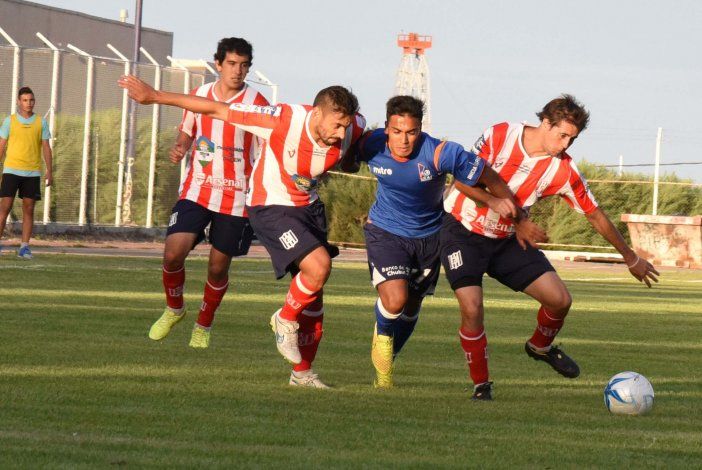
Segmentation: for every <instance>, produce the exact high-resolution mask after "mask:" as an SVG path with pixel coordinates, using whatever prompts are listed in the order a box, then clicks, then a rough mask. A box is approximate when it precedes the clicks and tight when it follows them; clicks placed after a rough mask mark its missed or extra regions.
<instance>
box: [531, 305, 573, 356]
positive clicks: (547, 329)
mask: <svg viewBox="0 0 702 470" xmlns="http://www.w3.org/2000/svg"><path fill="white" fill-rule="evenodd" d="M564 321H565V319H564V318H554V317H553V313H551V312H549V311H548V310H546V309H545V308H544V307H541V308H540V309H539V314H538V315H537V316H536V322H537V323H538V325H537V326H536V329H535V330H534V335H533V336H532V337H531V339H530V340H529V343H531V345H532V346H534V347H535V348H548V347H549V346H551V343H553V340H554V339H555V338H556V335H557V334H558V332H559V331H560V330H561V328H562V327H563V322H564Z"/></svg>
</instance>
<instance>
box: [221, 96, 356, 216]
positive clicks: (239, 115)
mask: <svg viewBox="0 0 702 470" xmlns="http://www.w3.org/2000/svg"><path fill="white" fill-rule="evenodd" d="M311 111H312V106H307V105H298V104H280V105H278V106H253V105H246V104H238V103H235V104H232V105H231V106H230V108H229V117H228V119H227V120H228V121H229V122H231V123H232V124H234V125H236V126H237V127H238V128H240V129H244V130H246V131H248V132H251V133H252V134H255V135H257V136H259V137H261V138H262V139H264V140H265V142H264V144H263V148H262V150H261V156H260V158H259V159H258V160H257V161H256V164H255V165H254V169H253V173H252V174H251V178H250V179H249V189H248V194H247V198H246V204H247V205H248V206H270V205H281V206H306V205H309V204H311V203H312V202H314V201H315V200H317V198H318V195H317V184H318V177H319V176H321V175H322V174H324V173H325V172H327V171H328V170H329V169H331V168H332V167H333V166H334V165H336V164H337V163H338V162H339V160H341V157H342V156H343V155H344V153H345V152H346V151H347V150H348V149H349V147H351V144H353V143H354V142H355V141H356V140H357V139H358V138H359V137H360V136H361V134H362V133H363V130H364V128H365V125H366V120H365V119H364V118H363V116H361V115H360V114H356V115H355V116H354V118H353V119H352V122H351V125H350V126H349V127H348V128H347V129H346V135H345V137H344V138H343V139H342V140H341V141H339V142H337V143H335V144H334V145H332V146H331V147H320V146H319V145H318V144H317V142H315V140H314V139H313V138H312V135H311V134H310V129H309V120H310V116H311Z"/></svg>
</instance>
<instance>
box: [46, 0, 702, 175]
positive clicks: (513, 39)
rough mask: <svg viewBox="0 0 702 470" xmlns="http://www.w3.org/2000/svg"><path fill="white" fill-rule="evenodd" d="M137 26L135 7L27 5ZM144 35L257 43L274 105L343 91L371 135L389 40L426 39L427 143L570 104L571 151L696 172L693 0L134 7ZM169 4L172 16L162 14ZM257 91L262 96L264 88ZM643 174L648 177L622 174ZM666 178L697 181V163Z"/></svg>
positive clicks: (180, 42)
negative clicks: (556, 103) (574, 119)
mask: <svg viewBox="0 0 702 470" xmlns="http://www.w3.org/2000/svg"><path fill="white" fill-rule="evenodd" d="M35 2H36V3H41V4H45V5H50V6H56V7H60V8H66V9H71V10H75V11H79V12H82V13H87V14H91V15H96V16H101V17H105V18H112V19H115V20H116V19H118V18H119V11H120V9H122V8H126V9H127V10H129V15H130V19H129V21H133V14H134V7H135V1H134V0H100V1H95V0H35ZM143 4H144V6H143V15H142V25H143V26H144V27H150V28H156V29H162V30H166V31H171V32H173V33H174V37H173V53H174V54H173V55H174V57H177V58H188V59H198V58H202V59H208V60H210V59H211V57H212V54H213V53H214V50H215V48H216V44H217V41H218V40H219V39H221V38H222V37H228V36H239V37H244V38H246V39H247V40H249V41H250V42H251V43H252V44H253V46H254V66H253V69H258V70H260V71H262V72H263V73H264V74H265V75H266V76H267V77H268V78H269V79H270V80H272V81H273V82H275V83H278V84H279V85H280V90H279V101H282V102H288V103H309V102H311V101H312V99H313V98H314V95H315V93H316V92H317V91H318V90H319V89H321V88H323V87H325V86H328V85H332V84H341V85H345V86H348V87H350V88H351V89H352V90H353V91H354V93H356V95H357V96H358V98H359V101H360V103H361V112H362V113H363V114H364V115H365V116H366V118H367V121H368V122H369V123H370V124H378V125H380V126H382V125H383V123H384V120H385V113H384V105H385V101H387V99H388V98H389V97H390V96H392V95H393V92H394V84H395V74H396V71H397V68H398V66H399V64H400V59H401V55H402V51H401V49H400V48H399V47H398V46H397V44H396V41H397V35H398V34H400V33H408V32H417V33H419V34H422V35H430V36H432V41H433V45H432V48H431V49H429V50H428V51H427V61H428V63H429V69H430V77H431V117H432V134H433V135H434V136H436V137H442V138H448V139H450V140H454V141H457V142H459V143H461V144H463V145H465V146H468V147H470V146H471V145H472V143H473V142H474V141H475V140H476V139H477V137H478V136H479V135H480V134H481V133H482V131H483V130H484V129H485V128H487V127H489V126H490V125H492V124H495V123H498V122H503V121H527V122H530V123H534V124H538V119H537V118H536V116H535V113H536V112H537V111H538V110H540V109H541V108H542V107H543V105H544V104H546V103H547V102H548V101H549V100H551V99H552V98H555V97H557V96H558V95H559V94H561V93H570V94H572V95H574V96H575V97H576V98H577V99H579V100H580V101H581V102H583V103H584V104H585V106H586V107H587V108H588V109H589V111H590V113H591V124H590V126H589V127H588V129H586V130H585V131H584V132H583V133H582V134H581V135H580V137H579V138H578V139H577V141H576V142H575V143H574V144H573V146H572V147H571V149H570V150H569V153H570V154H571V156H573V157H574V158H575V160H576V161H580V160H581V159H586V160H588V161H591V162H596V163H600V164H604V165H617V164H618V163H619V156H620V155H622V156H623V159H624V164H636V163H650V164H652V163H653V162H654V158H655V147H656V135H657V132H658V128H659V127H661V128H663V141H662V145H661V162H662V163H677V162H701V163H702V153H700V152H699V151H698V148H697V145H696V144H695V142H696V139H697V137H698V136H700V135H702V120H700V119H699V118H698V117H697V115H696V111H697V110H698V106H701V105H702V60H700V47H702V2H699V1H697V0H674V1H668V2H663V1H660V0H658V1H652V0H639V1H632V0H616V1H612V0H590V1H587V2H585V1H578V2H576V1H570V0H561V1H555V0H532V1H529V2H524V1H518V0H493V1H482V2H476V1H473V0H462V1H454V0H442V1H438V0H437V1H428V0H403V1H398V0H384V1H368V0H356V1H355V2H335V1H329V0H327V1H324V0H297V1H283V0H280V1H272V0H256V1H250V2H235V1H231V0H230V1H224V0H201V1H199V2H196V3H193V2H192V1H184V0H169V1H168V2H164V1H157V0H143ZM164 5H167V6H164ZM261 91H262V92H264V94H267V95H269V94H270V91H269V90H267V89H265V88H261ZM625 170H627V171H629V170H630V171H635V172H641V173H646V174H652V172H653V170H652V168H650V167H649V168H645V167H640V168H626V169H625ZM662 172H663V173H666V172H668V173H670V172H675V173H676V174H677V175H678V176H681V177H685V178H690V179H692V180H693V181H695V182H697V183H702V164H699V165H682V166H674V167H673V166H667V167H663V168H662Z"/></svg>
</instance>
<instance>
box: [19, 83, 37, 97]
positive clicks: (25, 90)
mask: <svg viewBox="0 0 702 470" xmlns="http://www.w3.org/2000/svg"><path fill="white" fill-rule="evenodd" d="M33 94H34V92H33V91H32V89H31V88H29V87H28V86H23V87H22V88H20V89H19V91H18V92H17V98H19V97H20V96H22V95H33Z"/></svg>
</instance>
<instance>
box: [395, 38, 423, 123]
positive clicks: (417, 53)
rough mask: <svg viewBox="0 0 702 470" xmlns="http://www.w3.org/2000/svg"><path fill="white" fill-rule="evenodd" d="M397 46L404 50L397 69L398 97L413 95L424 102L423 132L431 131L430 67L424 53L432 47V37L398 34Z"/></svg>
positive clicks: (396, 91) (396, 84) (396, 89)
mask: <svg viewBox="0 0 702 470" xmlns="http://www.w3.org/2000/svg"><path fill="white" fill-rule="evenodd" d="M397 45H398V46H400V47H401V48H402V60H401V61H400V67H399V68H398V69H397V80H396V81H395V94H396V95H411V96H414V97H415V98H419V99H420V100H422V101H424V104H425V107H426V109H425V113H424V120H423V121H422V130H424V131H425V132H429V131H430V130H431V93H430V91H429V65H428V64H427V59H426V56H425V54H424V52H425V51H426V50H427V49H429V48H430V47H431V36H420V35H419V34H417V33H409V34H398V35H397Z"/></svg>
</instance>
